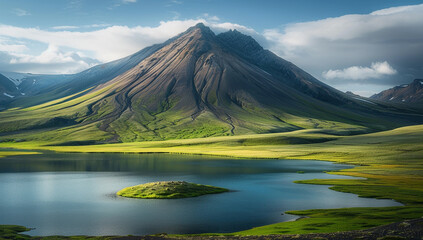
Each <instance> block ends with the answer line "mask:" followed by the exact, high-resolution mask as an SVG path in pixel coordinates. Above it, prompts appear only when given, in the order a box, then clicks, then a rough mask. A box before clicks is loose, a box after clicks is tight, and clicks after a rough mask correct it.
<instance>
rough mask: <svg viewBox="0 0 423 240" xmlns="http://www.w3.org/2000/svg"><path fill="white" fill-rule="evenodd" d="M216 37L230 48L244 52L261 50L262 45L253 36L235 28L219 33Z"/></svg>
mask: <svg viewBox="0 0 423 240" xmlns="http://www.w3.org/2000/svg"><path fill="white" fill-rule="evenodd" d="M217 37H218V38H219V39H220V40H221V41H222V42H224V43H226V44H227V45H229V46H230V47H231V48H234V49H236V50H237V51H239V52H243V53H246V54H254V53H256V52H259V51H262V50H263V47H262V46H260V44H259V43H258V42H257V41H256V40H254V38H252V37H251V36H248V35H245V34H243V33H241V32H239V31H238V30H236V29H234V30H229V31H227V32H224V33H221V34H219V35H218V36H217Z"/></svg>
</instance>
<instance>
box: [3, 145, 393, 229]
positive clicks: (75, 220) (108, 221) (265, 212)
mask: <svg viewBox="0 0 423 240" xmlns="http://www.w3.org/2000/svg"><path fill="white" fill-rule="evenodd" d="M351 167H352V166H347V165H339V164H332V163H330V162H323V161H305V160H240V159H236V160H234V159H227V158H219V157H208V156H194V155H192V156H191V155H170V154H140V155H136V154H53V153H46V154H43V155H30V156H13V157H7V158H1V159H0V191H1V194H2V197H1V198H0V213H1V214H0V224H17V225H23V226H27V227H31V228H36V229H35V230H33V231H30V232H29V234H30V235H81V234H83V235H128V234H132V235H144V234H154V233H164V232H166V233H204V232H234V231H240V230H245V229H249V228H252V227H257V226H261V225H266V224H271V223H276V222H281V221H288V220H293V219H295V218H296V216H292V215H286V214H282V213H283V212H284V211H287V210H300V209H314V208H342V207H382V206H399V205H401V204H399V203H397V202H394V201H391V200H378V199H370V198H359V197H357V196H356V195H354V194H348V193H340V192H335V191H332V190H329V189H328V186H319V185H306V184H295V183H293V181H295V180H300V179H314V178H348V177H345V176H336V175H330V174H326V173H324V171H331V170H338V169H345V168H351ZM297 171H304V172H305V173H304V174H300V173H297ZM165 180H183V181H188V182H195V183H200V184H208V185H214V186H219V187H224V188H228V189H231V190H233V191H232V192H228V193H223V194H213V195H205V196H201V197H196V198H189V199H169V200H146V199H127V198H122V197H116V196H115V193H116V192H117V191H118V190H120V189H122V188H124V187H128V186H132V185H137V184H142V183H147V182H152V181H165Z"/></svg>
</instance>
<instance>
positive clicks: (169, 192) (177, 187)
mask: <svg viewBox="0 0 423 240" xmlns="http://www.w3.org/2000/svg"><path fill="white" fill-rule="evenodd" d="M228 191H229V190H228V189H226V188H221V187H215V186H210V185H202V184H197V183H189V182H185V181H162V182H151V183H145V184H140V185H136V186H132V187H127V188H124V189H122V190H120V191H119V192H117V195H118V196H121V197H128V198H144V199H173V198H189V197H198V196H202V195H206V194H215V193H223V192H228Z"/></svg>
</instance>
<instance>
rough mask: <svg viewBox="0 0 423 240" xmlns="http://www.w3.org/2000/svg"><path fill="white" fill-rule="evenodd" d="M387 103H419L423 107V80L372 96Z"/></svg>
mask: <svg viewBox="0 0 423 240" xmlns="http://www.w3.org/2000/svg"><path fill="white" fill-rule="evenodd" d="M370 98H372V99H377V100H381V101H387V102H399V103H414V104H415V103H417V104H422V105H423V79H415V80H414V81H413V82H412V83H410V84H403V85H400V86H396V87H393V88H390V89H387V90H384V91H382V92H380V93H378V94H375V95H373V96H371V97H370Z"/></svg>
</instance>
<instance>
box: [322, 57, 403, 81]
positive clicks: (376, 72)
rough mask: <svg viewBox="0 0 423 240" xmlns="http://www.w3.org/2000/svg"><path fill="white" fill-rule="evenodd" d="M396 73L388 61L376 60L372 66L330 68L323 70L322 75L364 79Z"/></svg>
mask: <svg viewBox="0 0 423 240" xmlns="http://www.w3.org/2000/svg"><path fill="white" fill-rule="evenodd" d="M396 73H397V71H396V70H395V69H394V68H393V67H392V66H391V65H389V63H388V62H387V61H384V62H374V63H372V65H371V66H370V67H361V66H352V67H349V68H344V69H341V70H329V71H326V72H323V74H322V75H323V77H324V78H326V79H348V80H364V79H370V78H382V77H384V76H386V75H393V74H396Z"/></svg>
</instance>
